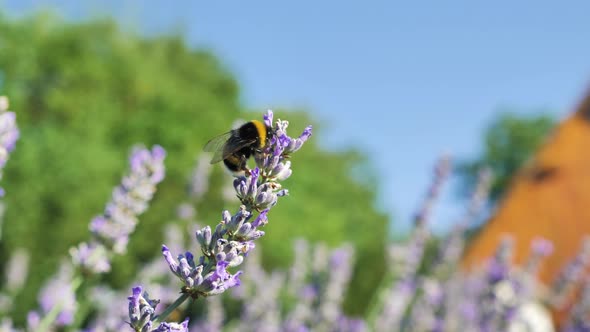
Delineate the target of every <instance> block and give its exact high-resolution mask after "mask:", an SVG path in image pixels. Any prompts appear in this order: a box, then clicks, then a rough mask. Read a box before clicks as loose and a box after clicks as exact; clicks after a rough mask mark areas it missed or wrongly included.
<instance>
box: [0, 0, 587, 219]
mask: <svg viewBox="0 0 590 332" xmlns="http://www.w3.org/2000/svg"><path fill="white" fill-rule="evenodd" d="M220 3H221V2H215V1H188V0H187V1H146V2H142V1H114V0H108V1H90V2H88V1H87V2H78V1H74V0H71V1H23V0H4V1H0V4H3V7H4V8H5V9H6V10H7V11H8V12H9V13H12V14H15V15H22V14H26V13H30V12H31V11H33V10H38V9H40V8H52V9H54V10H55V11H57V12H59V13H61V14H63V15H64V16H65V17H67V18H70V19H84V18H87V17H92V16H97V15H105V14H106V15H113V16H115V17H117V18H118V19H119V20H120V21H121V22H122V23H123V24H125V25H126V26H128V27H130V28H132V29H134V30H136V31H140V32H143V33H151V34H153V33H167V32H174V31H181V32H183V33H184V34H185V35H186V37H187V39H188V41H189V42H190V43H191V44H192V45H195V46H201V47H207V48H210V49H211V50H212V51H213V52H214V53H216V54H217V55H219V56H220V58H221V59H222V61H223V62H224V63H225V64H226V65H227V66H228V68H230V70H231V71H232V72H233V73H235V75H236V76H237V78H238V80H239V82H240V84H241V87H242V100H243V103H244V105H246V106H248V107H251V108H253V109H260V110H265V109H267V108H273V107H279V106H280V107H303V108H305V109H307V110H308V111H309V112H310V113H312V114H313V115H314V116H315V118H316V119H317V120H318V121H319V122H320V123H321V124H322V131H321V132H320V134H319V135H318V136H316V139H319V140H321V141H322V144H324V145H325V146H327V147H330V148H341V147H346V146H350V145H353V146H356V147H359V148H361V149H363V150H365V151H366V152H367V153H368V154H369V155H370V157H371V161H372V163H373V164H374V166H375V168H376V170H377V171H378V173H379V175H380V182H381V196H380V204H381V206H384V207H385V208H386V210H387V211H388V212H390V213H391V214H392V215H393V216H394V220H395V224H394V227H396V228H397V229H404V228H407V225H408V222H407V220H409V217H410V216H411V214H412V212H413V211H414V209H415V208H416V205H417V204H418V202H419V201H420V199H421V197H422V195H423V192H424V191H425V189H426V186H427V184H428V180H429V178H430V174H431V168H432V164H433V162H434V160H435V159H436V158H437V156H438V155H440V154H441V153H443V152H448V153H451V154H452V155H454V156H457V157H461V158H463V157H470V156H473V155H474V154H475V153H477V152H478V151H479V148H480V142H481V139H480V137H481V131H482V130H483V128H485V126H486V124H488V123H489V122H490V120H491V119H493V118H494V115H495V114H497V112H498V111H500V110H506V109H510V110H515V111H518V112H521V113H532V112H536V111H539V110H545V111H548V112H551V113H553V114H555V115H556V116H557V117H564V116H566V115H567V114H568V113H569V112H570V111H571V110H572V109H573V107H575V105H576V104H577V103H578V101H579V100H580V98H581V97H582V95H583V93H584V91H585V90H586V88H587V87H588V86H589V83H590V60H589V59H590V43H589V42H588V35H589V33H590V20H588V17H587V16H588V13H589V12H590V2H587V1H569V2H567V5H566V3H565V2H564V3H561V4H560V3H557V2H549V1H518V2H516V1H504V0H501V1H493V2H492V1H488V2H486V3H483V2H475V1H467V0H465V1H444V2H443V1H436V2H435V1H431V2H426V1H412V2H410V1H407V2H398V1H367V2H362V5H361V2H352V1H351V2H348V3H346V2H345V1H310V0H300V1H291V2H288V3H287V2H280V1H270V0H269V1H248V2H237V1H236V2H232V3H231V4H229V2H223V3H224V5H221V4H220ZM148 4H149V5H148ZM172 4H174V5H172ZM437 212H438V216H439V218H437V220H436V222H435V223H434V225H433V227H434V228H435V229H437V230H441V229H444V228H445V225H448V224H449V222H451V221H453V219H454V218H456V217H457V216H459V215H460V212H461V209H460V206H458V205H457V201H456V200H455V199H454V197H453V193H452V190H450V188H448V190H446V198H445V199H443V201H442V204H441V206H440V208H439V209H438V210H437Z"/></svg>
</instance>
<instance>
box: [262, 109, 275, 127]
mask: <svg viewBox="0 0 590 332" xmlns="http://www.w3.org/2000/svg"><path fill="white" fill-rule="evenodd" d="M262 117H263V119H264V124H265V125H266V127H267V128H272V118H273V113H272V111H271V110H268V111H266V113H265V114H264V115H263V116H262Z"/></svg>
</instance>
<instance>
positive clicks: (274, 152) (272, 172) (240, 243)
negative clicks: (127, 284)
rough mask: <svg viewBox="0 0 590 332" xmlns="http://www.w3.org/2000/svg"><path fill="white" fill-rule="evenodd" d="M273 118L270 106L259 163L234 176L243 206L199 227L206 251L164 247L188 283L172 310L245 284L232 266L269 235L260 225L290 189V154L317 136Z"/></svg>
mask: <svg viewBox="0 0 590 332" xmlns="http://www.w3.org/2000/svg"><path fill="white" fill-rule="evenodd" d="M272 121H273V113H272V111H268V112H267V113H266V115H264V123H265V124H266V125H267V126H268V127H270V128H271V129H272V130H271V134H270V137H269V139H268V141H269V144H267V146H265V147H264V149H263V150H262V151H257V152H256V153H255V155H254V159H255V161H256V164H257V167H256V168H254V169H253V170H251V171H249V172H245V174H244V176H241V177H238V178H236V179H235V180H234V189H235V191H236V194H237V197H238V198H239V199H240V201H241V203H242V205H241V206H240V208H239V209H238V211H237V212H236V213H235V214H234V215H231V214H230V212H229V211H223V212H222V215H221V222H220V223H219V224H218V225H217V226H216V227H215V230H212V229H211V227H208V226H207V227H205V228H203V229H201V230H199V231H197V232H196V240H197V243H199V245H200V246H201V253H202V255H201V256H200V257H199V258H198V259H196V260H195V256H194V255H193V254H192V253H191V252H189V251H187V252H186V253H184V254H179V255H177V256H176V258H175V257H174V256H173V255H172V253H171V252H170V250H169V249H168V247H167V246H166V245H163V246H162V254H163V256H164V258H165V260H166V262H167V263H168V266H169V268H170V271H172V273H173V274H174V275H175V276H176V277H178V278H179V279H180V280H181V281H182V283H183V286H182V288H181V291H182V293H183V295H182V296H181V297H180V298H179V299H178V300H177V301H176V302H175V304H173V305H172V306H171V307H169V308H168V309H167V312H168V310H169V309H170V308H173V307H174V306H178V305H180V303H182V301H184V299H183V298H188V296H190V297H192V298H193V299H196V298H198V297H206V296H211V295H217V294H221V293H223V292H225V291H226V290H227V289H229V288H232V287H235V286H238V285H239V284H240V279H239V276H240V274H242V272H241V271H237V272H235V273H233V274H232V273H231V272H229V271H228V269H229V268H232V267H236V266H238V265H240V264H242V262H243V261H244V259H245V257H246V255H247V254H248V253H249V252H250V250H252V249H253V248H254V247H255V244H254V241H256V240H257V239H259V238H261V237H262V236H264V235H265V233H264V232H263V231H262V230H260V229H259V228H260V227H263V226H265V225H266V224H267V223H268V213H269V210H270V209H271V208H272V207H273V206H275V205H276V204H277V202H278V200H279V197H283V196H286V195H287V194H288V192H287V190H285V189H282V188H281V185H280V183H279V182H281V181H283V180H285V179H287V178H288V177H289V176H291V174H292V171H291V162H290V161H287V160H286V159H287V158H288V157H289V153H292V152H295V151H297V150H298V149H299V148H301V146H302V145H303V143H304V142H305V141H306V140H307V139H308V138H309V137H310V135H311V127H308V128H307V129H306V130H305V131H304V132H303V134H301V136H300V137H299V138H291V137H289V136H287V132H286V129H287V125H288V122H287V121H281V120H278V121H277V122H276V127H275V128H272ZM275 129H276V130H275ZM177 302H178V303H179V304H176V303H177Z"/></svg>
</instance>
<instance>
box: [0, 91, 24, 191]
mask: <svg viewBox="0 0 590 332" xmlns="http://www.w3.org/2000/svg"><path fill="white" fill-rule="evenodd" d="M8 107H9V104H8V98H6V97H5V96H0V179H1V178H2V169H3V168H4V166H5V165H6V161H8V156H9V154H10V152H12V150H14V147H15V145H16V141H17V140H18V138H19V136H20V132H19V130H18V127H17V126H16V114H14V112H9V111H8ZM3 195H4V189H2V188H0V196H3Z"/></svg>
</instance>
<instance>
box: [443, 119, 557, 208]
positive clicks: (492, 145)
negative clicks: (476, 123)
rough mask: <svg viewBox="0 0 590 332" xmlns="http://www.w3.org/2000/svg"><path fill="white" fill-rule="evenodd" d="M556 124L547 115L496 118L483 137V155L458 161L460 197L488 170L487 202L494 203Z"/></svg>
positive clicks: (456, 171)
mask: <svg viewBox="0 0 590 332" xmlns="http://www.w3.org/2000/svg"><path fill="white" fill-rule="evenodd" d="M555 123H556V122H555V119H554V118H553V117H551V116H549V115H547V114H534V115H519V114H515V113H502V114H500V115H498V117H497V118H495V119H494V120H493V121H492V122H491V124H490V125H489V126H488V127H487V129H486V130H485V132H484V134H483V149H482V153H481V154H480V155H479V156H477V157H476V158H474V159H472V160H464V161H462V162H459V163H458V165H457V167H456V169H455V173H456V174H457V175H458V176H459V179H460V181H461V194H462V196H466V195H467V194H468V193H469V192H471V190H472V189H473V188H474V186H475V183H476V181H477V177H478V173H479V171H480V170H481V169H483V168H486V167H487V168H489V169H490V170H491V171H492V174H493V182H492V185H491V191H490V195H489V201H490V203H492V204H494V203H496V202H497V201H498V200H499V199H500V198H501V197H502V195H503V194H504V193H505V192H506V190H507V189H508V185H509V184H510V179H511V178H512V176H513V175H514V174H515V173H516V171H518V169H519V168H520V167H521V166H522V165H523V164H524V162H526V160H527V159H529V158H530V157H531V156H532V154H533V153H534V152H535V151H536V150H537V149H538V148H539V147H540V145H541V144H542V143H543V142H544V140H545V137H546V136H547V135H548V133H549V131H550V130H551V129H552V128H553V127H554V126H555Z"/></svg>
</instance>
